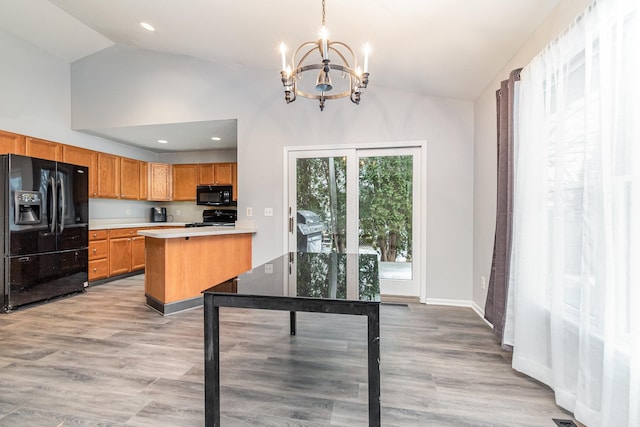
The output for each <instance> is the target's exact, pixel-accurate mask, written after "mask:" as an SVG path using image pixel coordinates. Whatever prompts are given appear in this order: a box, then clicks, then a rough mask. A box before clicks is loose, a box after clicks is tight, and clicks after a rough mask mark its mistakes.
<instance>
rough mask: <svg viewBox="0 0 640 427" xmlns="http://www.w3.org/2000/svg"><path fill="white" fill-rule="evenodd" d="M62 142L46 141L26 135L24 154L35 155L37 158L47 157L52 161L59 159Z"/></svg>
mask: <svg viewBox="0 0 640 427" xmlns="http://www.w3.org/2000/svg"><path fill="white" fill-rule="evenodd" d="M61 145H62V144H58V143H57V142H53V141H47V140H45V139H38V138H31V137H27V140H26V147H25V154H26V155H27V156H30V157H37V158H39V159H47V160H53V161H56V162H57V161H60V160H61V157H62V156H61V154H60V152H61V151H62V147H61Z"/></svg>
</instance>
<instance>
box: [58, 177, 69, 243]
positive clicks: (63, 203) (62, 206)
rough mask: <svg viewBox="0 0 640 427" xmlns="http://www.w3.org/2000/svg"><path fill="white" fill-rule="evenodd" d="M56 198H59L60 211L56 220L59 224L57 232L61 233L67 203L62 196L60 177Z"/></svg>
mask: <svg viewBox="0 0 640 427" xmlns="http://www.w3.org/2000/svg"><path fill="white" fill-rule="evenodd" d="M58 191H59V193H58V197H59V198H60V199H59V200H60V211H59V216H60V218H58V220H59V223H58V232H59V233H62V231H63V230H64V216H65V214H66V210H67V201H66V199H65V194H64V181H63V180H62V177H60V178H58Z"/></svg>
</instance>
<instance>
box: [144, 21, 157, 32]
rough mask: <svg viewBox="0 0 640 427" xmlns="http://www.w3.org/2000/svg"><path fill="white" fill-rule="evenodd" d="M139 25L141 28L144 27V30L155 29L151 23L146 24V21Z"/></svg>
mask: <svg viewBox="0 0 640 427" xmlns="http://www.w3.org/2000/svg"><path fill="white" fill-rule="evenodd" d="M140 26H141V27H142V28H144V29H145V30H149V31H155V30H156V29H155V28H153V25H151V24H147V23H146V22H141V23H140Z"/></svg>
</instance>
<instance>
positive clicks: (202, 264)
mask: <svg viewBox="0 0 640 427" xmlns="http://www.w3.org/2000/svg"><path fill="white" fill-rule="evenodd" d="M255 232H256V229H255V227H250V226H249V227H247V226H236V227H196V228H168V229H160V230H141V231H138V234H140V235H142V236H145V258H146V268H145V279H144V288H145V297H146V301H147V305H148V306H149V307H151V308H153V309H154V310H157V311H158V312H160V313H161V314H163V315H167V314H171V313H175V312H178V311H182V310H186V309H188V308H193V307H197V306H200V305H202V301H203V300H202V294H201V293H202V291H204V290H205V289H208V288H210V287H211V286H214V285H216V284H218V283H221V282H224V281H226V280H229V279H231V278H233V277H236V276H238V275H239V274H241V273H244V272H245V271H247V270H250V269H251V239H252V234H254V233H255Z"/></svg>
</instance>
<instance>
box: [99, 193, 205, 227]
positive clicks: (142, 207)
mask: <svg viewBox="0 0 640 427" xmlns="http://www.w3.org/2000/svg"><path fill="white" fill-rule="evenodd" d="M156 206H159V207H165V208H167V221H168V222H180V223H188V222H200V221H202V211H203V210H204V209H205V208H204V207H202V206H198V205H196V203H195V202H149V201H145V200H114V199H89V223H90V224H94V225H97V224H118V223H128V224H129V223H145V222H149V221H150V219H151V208H152V207H156Z"/></svg>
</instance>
